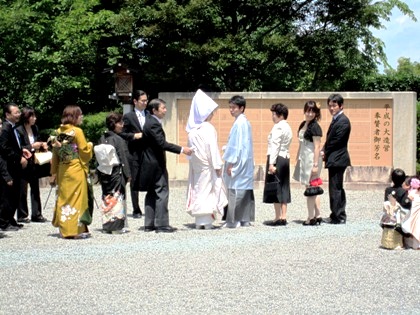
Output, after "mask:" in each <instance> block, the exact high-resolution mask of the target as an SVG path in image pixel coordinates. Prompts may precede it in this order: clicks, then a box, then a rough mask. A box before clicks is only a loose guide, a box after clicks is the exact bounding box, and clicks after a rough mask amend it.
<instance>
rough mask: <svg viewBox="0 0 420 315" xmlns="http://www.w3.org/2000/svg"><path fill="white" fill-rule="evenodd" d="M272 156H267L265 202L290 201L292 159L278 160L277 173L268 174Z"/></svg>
mask: <svg viewBox="0 0 420 315" xmlns="http://www.w3.org/2000/svg"><path fill="white" fill-rule="evenodd" d="M269 161H270V156H267V164H266V167H265V169H266V175H265V182H264V194H263V203H290V202H291V199H292V198H291V194H290V159H285V158H283V157H281V156H278V157H277V160H276V174H268V165H269Z"/></svg>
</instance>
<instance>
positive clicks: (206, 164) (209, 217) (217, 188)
mask: <svg viewBox="0 0 420 315" xmlns="http://www.w3.org/2000/svg"><path fill="white" fill-rule="evenodd" d="M217 106H218V104H217V103H216V102H214V101H213V100H212V99H211V98H210V97H209V96H207V95H206V94H205V93H204V92H202V91H201V90H198V91H197V93H196V95H195V96H194V98H193V100H192V103H191V110H190V116H189V119H188V124H187V128H186V130H187V132H188V146H189V147H192V148H193V150H194V153H193V154H192V155H191V157H189V166H190V168H189V177H188V192H187V213H189V214H190V215H191V216H193V217H195V223H196V226H197V228H200V227H204V228H209V227H211V225H212V223H213V221H214V220H215V218H216V215H217V214H220V215H223V208H224V207H225V206H226V205H227V197H226V190H225V188H224V184H223V182H222V178H221V177H219V176H217V174H216V170H220V169H222V167H223V162H222V159H221V157H220V152H219V148H218V146H217V132H216V129H215V128H214V127H213V125H212V124H210V122H208V121H206V119H207V118H208V117H209V115H211V114H212V113H213V111H214V110H215V109H216V108H217Z"/></svg>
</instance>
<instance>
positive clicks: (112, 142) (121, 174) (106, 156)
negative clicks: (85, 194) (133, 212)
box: [93, 113, 131, 234]
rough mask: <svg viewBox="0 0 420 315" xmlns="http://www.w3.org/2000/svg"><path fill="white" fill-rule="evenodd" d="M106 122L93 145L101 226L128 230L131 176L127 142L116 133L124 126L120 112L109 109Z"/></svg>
mask: <svg viewBox="0 0 420 315" xmlns="http://www.w3.org/2000/svg"><path fill="white" fill-rule="evenodd" d="M105 123H106V126H107V127H108V131H106V132H105V133H104V134H103V135H102V136H101V138H100V139H99V142H98V143H99V144H98V145H96V146H95V147H94V148H93V149H94V151H95V157H96V160H97V162H98V168H97V173H98V178H99V181H100V183H101V188H102V201H103V205H102V208H101V214H102V229H103V231H104V232H106V233H112V234H122V233H126V232H128V230H127V229H126V227H127V205H126V202H125V186H126V184H127V182H128V181H129V180H130V177H131V172H130V167H129V163H128V155H129V153H128V148H127V144H126V143H125V141H124V139H123V138H121V137H120V136H119V134H120V133H121V132H122V130H123V127H124V122H123V116H122V115H121V114H119V113H110V114H109V115H108V116H107V117H106V120H105Z"/></svg>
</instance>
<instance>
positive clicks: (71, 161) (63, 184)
mask: <svg viewBox="0 0 420 315" xmlns="http://www.w3.org/2000/svg"><path fill="white" fill-rule="evenodd" d="M56 141H58V142H59V145H58V146H55V147H54V148H53V158H52V161H51V174H52V175H54V174H55V175H56V181H57V186H58V187H57V200H56V204H55V209H54V217H53V220H52V224H53V225H54V226H55V227H58V228H59V229H60V234H61V236H62V237H75V236H78V235H80V234H81V233H84V232H88V228H87V225H89V224H90V223H91V222H92V210H93V205H92V202H90V201H89V194H90V193H91V189H90V183H88V172H89V166H88V163H89V161H90V159H91V158H92V143H91V142H89V143H88V142H86V138H85V135H84V134H83V131H82V129H80V128H78V127H76V126H73V125H70V124H66V125H61V127H60V128H58V129H57V137H56Z"/></svg>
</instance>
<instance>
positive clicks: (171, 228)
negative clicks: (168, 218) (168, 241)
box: [156, 225, 177, 233]
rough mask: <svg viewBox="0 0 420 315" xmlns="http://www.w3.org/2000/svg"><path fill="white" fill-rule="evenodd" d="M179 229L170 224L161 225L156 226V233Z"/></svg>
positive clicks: (171, 231)
mask: <svg viewBox="0 0 420 315" xmlns="http://www.w3.org/2000/svg"><path fill="white" fill-rule="evenodd" d="M176 230H177V228H174V227H172V226H170V225H168V226H159V227H157V228H156V233H173V232H175V231H176Z"/></svg>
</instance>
